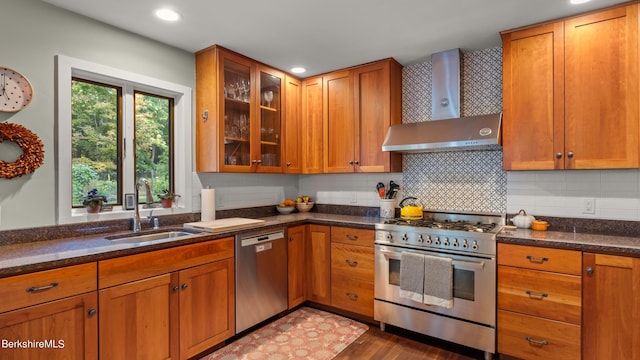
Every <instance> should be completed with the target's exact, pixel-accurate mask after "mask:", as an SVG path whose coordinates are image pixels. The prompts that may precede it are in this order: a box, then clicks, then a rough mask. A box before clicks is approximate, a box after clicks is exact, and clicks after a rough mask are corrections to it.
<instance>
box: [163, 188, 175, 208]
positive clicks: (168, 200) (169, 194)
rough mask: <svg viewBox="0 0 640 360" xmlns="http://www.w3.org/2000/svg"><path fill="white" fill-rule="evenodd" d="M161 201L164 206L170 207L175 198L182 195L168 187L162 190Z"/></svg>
mask: <svg viewBox="0 0 640 360" xmlns="http://www.w3.org/2000/svg"><path fill="white" fill-rule="evenodd" d="M158 197H159V198H160V201H161V202H162V207H163V208H170V207H171V206H172V205H173V200H174V199H175V198H178V197H180V195H178V194H176V193H174V192H173V191H169V190H167V189H164V190H162V193H161V194H158Z"/></svg>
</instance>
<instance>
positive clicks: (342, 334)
mask: <svg viewBox="0 0 640 360" xmlns="http://www.w3.org/2000/svg"><path fill="white" fill-rule="evenodd" d="M367 329H369V327H368V326H367V325H365V324H361V323H359V322H357V321H354V320H351V319H347V318H345V317H342V316H338V315H335V314H331V313H328V312H325V311H321V310H317V309H311V308H307V307H303V308H300V309H298V310H296V311H294V312H292V313H290V314H288V315H287V316H285V317H283V318H280V319H278V320H276V321H274V322H272V323H270V324H268V325H265V326H264V327H262V328H260V329H258V330H256V331H254V332H252V333H250V334H248V335H245V336H244V337H242V338H240V339H238V340H236V341H234V342H233V343H231V344H229V345H227V346H225V347H223V348H221V349H219V350H217V351H216V352H214V353H212V354H209V355H207V356H205V357H203V358H202V359H201V360H214V359H215V360H239V359H269V360H279V359H283V360H284V359H309V360H329V359H333V358H334V357H335V356H336V355H338V353H340V351H342V350H344V349H345V348H346V347H347V346H348V345H349V344H351V343H352V342H353V341H355V340H356V339H357V338H358V337H360V335H362V334H364V333H365V332H366V331H367Z"/></svg>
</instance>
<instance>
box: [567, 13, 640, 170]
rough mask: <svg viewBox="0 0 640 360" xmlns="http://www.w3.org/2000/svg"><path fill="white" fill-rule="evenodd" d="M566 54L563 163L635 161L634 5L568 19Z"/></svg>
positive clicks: (631, 164) (588, 164) (617, 164)
mask: <svg viewBox="0 0 640 360" xmlns="http://www.w3.org/2000/svg"><path fill="white" fill-rule="evenodd" d="M565 59H566V60H565V137H566V140H565V141H566V144H565V149H566V154H567V157H565V168H568V169H590V168H634V167H638V165H639V163H638V151H639V149H638V136H639V135H638V121H639V118H638V96H639V93H638V81H639V80H640V78H639V77H638V5H637V4H636V5H630V6H626V7H619V8H614V9H611V10H607V11H602V12H598V13H594V14H590V15H586V16H582V17H578V18H573V19H570V20H567V21H566V22H565ZM569 152H573V157H568V155H569Z"/></svg>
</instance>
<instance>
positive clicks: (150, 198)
mask: <svg viewBox="0 0 640 360" xmlns="http://www.w3.org/2000/svg"><path fill="white" fill-rule="evenodd" d="M142 184H144V186H145V188H146V192H147V199H146V200H147V201H146V204H145V206H144V208H145V209H148V208H150V207H151V204H153V195H152V194H151V187H150V186H149V181H148V180H147V179H140V180H139V181H138V182H137V183H136V191H135V194H134V205H135V206H134V208H133V209H134V212H133V232H140V229H141V227H140V209H138V196H139V194H140V185H142ZM152 214H153V210H151V213H150V214H149V216H148V217H147V222H148V221H151V219H152Z"/></svg>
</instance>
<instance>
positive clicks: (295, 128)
mask: <svg viewBox="0 0 640 360" xmlns="http://www.w3.org/2000/svg"><path fill="white" fill-rule="evenodd" d="M284 91H285V96H284V104H283V108H284V119H283V122H284V130H283V133H282V142H283V146H284V172H285V173H287V174H300V173H301V172H302V143H303V139H302V82H301V81H300V80H298V79H296V78H294V77H292V76H288V75H286V76H285V88H284Z"/></svg>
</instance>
